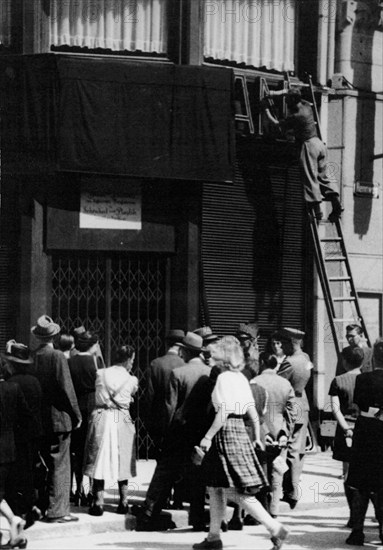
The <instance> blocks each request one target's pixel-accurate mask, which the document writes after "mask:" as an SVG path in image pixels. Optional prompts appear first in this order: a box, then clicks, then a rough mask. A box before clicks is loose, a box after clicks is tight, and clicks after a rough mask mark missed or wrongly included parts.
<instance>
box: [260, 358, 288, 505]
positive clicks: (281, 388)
mask: <svg viewBox="0 0 383 550" xmlns="http://www.w3.org/2000/svg"><path fill="white" fill-rule="evenodd" d="M256 385H259V386H261V387H262V388H264V390H265V391H266V392H267V395H268V400H267V408H266V414H265V426H266V429H267V431H268V433H269V434H270V436H271V437H272V438H273V439H274V441H278V438H279V437H280V436H281V435H286V436H287V437H290V436H291V435H292V433H293V430H294V424H295V419H296V416H297V409H296V404H295V392H294V390H293V387H292V385H291V384H290V382H289V381H288V380H284V379H283V378H282V377H281V376H278V374H277V373H276V372H275V371H274V370H273V369H266V370H264V371H263V372H262V374H260V375H258V376H257V377H256V378H254V380H253V383H252V384H251V386H256ZM286 455H287V450H286V449H284V450H282V451H281V453H280V456H282V457H283V458H286ZM275 456H276V455H275V454H274V453H273V454H271V453H269V454H268V465H267V466H268V468H267V476H268V479H269V484H270V487H271V499H270V506H269V511H270V513H271V514H273V515H275V516H276V515H278V508H279V500H280V497H281V489H282V480H283V475H280V474H279V473H278V472H277V471H276V470H275V469H274V468H273V466H272V461H273V459H274V458H275Z"/></svg>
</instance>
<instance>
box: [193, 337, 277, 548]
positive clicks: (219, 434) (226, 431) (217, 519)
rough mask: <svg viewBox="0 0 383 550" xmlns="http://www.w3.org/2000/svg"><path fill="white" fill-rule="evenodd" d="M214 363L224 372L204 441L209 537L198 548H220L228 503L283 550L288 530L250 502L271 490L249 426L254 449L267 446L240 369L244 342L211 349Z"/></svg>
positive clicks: (223, 342) (223, 343)
mask: <svg viewBox="0 0 383 550" xmlns="http://www.w3.org/2000/svg"><path fill="white" fill-rule="evenodd" d="M211 354H212V359H213V361H216V362H218V363H219V362H220V363H222V364H223V366H224V367H225V369H226V370H225V371H224V372H222V373H221V374H219V376H218V378H217V381H216V384H215V387H214V390H213V393H212V404H213V407H214V409H215V418H214V421H213V423H212V425H211V426H210V428H209V429H208V430H207V432H206V435H205V437H204V438H203V439H202V441H201V442H200V447H201V449H202V450H204V451H205V452H206V453H207V454H206V456H205V458H204V461H203V464H202V468H203V475H204V477H205V479H206V485H207V486H208V491H209V496H210V527H209V534H208V536H207V538H206V539H205V540H203V541H202V542H201V543H199V544H194V546H193V548H195V549H221V548H222V541H221V538H220V528H221V523H222V521H223V520H224V519H225V511H226V502H227V499H230V500H231V501H233V502H235V503H237V504H238V505H239V506H240V507H242V508H243V509H244V510H245V511H246V512H247V513H249V514H251V515H252V516H253V517H255V518H256V519H257V520H258V521H259V522H260V523H262V524H263V525H264V526H265V527H266V529H267V530H268V531H269V533H270V534H271V540H272V542H273V545H274V546H273V550H279V549H280V548H281V546H282V543H283V541H284V539H285V538H286V537H287V534H288V531H287V529H286V528H285V527H284V526H283V525H282V524H281V523H280V522H279V521H277V520H276V519H274V518H272V517H271V516H270V514H269V513H268V512H267V511H266V510H265V509H264V507H263V506H262V504H261V503H260V502H259V501H258V500H257V499H255V498H249V497H251V496H253V495H255V494H257V492H259V491H260V490H261V489H262V488H264V487H266V486H267V479H266V476H265V474H264V472H263V470H262V467H261V466H260V464H259V461H258V459H257V456H256V453H255V450H254V447H253V443H252V442H251V441H250V438H249V436H248V433H247V431H246V426H245V422H244V420H245V418H249V419H250V421H251V422H252V424H253V426H254V432H255V437H254V441H255V445H258V446H259V447H262V443H261V441H260V429H259V421H258V416H257V413H256V409H255V403H254V397H253V394H252V392H251V389H250V384H249V382H248V380H247V379H246V378H245V376H244V375H243V374H242V372H241V370H242V369H243V367H244V355H243V351H242V348H241V345H240V343H239V341H238V340H237V339H236V338H235V337H233V336H225V337H224V338H222V339H221V340H219V341H218V342H217V343H216V344H215V345H214V346H212V348H211Z"/></svg>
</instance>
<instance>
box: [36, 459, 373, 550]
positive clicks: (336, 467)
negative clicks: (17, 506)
mask: <svg viewBox="0 0 383 550" xmlns="http://www.w3.org/2000/svg"><path fill="white" fill-rule="evenodd" d="M138 466H139V469H138V471H139V475H138V477H137V478H136V480H137V487H138V488H139V487H140V488H141V489H143V488H144V487H147V483H148V481H150V476H151V472H152V471H153V467H154V463H151V461H149V462H144V461H142V463H141V462H140V463H139V465H138ZM140 472H141V473H140ZM341 473H342V472H341V463H340V462H336V461H334V460H332V458H331V451H326V452H324V453H321V452H319V453H316V454H308V455H307V456H306V459H305V467H304V474H303V476H302V483H301V490H302V494H301V499H300V502H299V504H298V506H297V507H296V508H295V509H294V510H290V508H289V506H288V505H287V504H285V503H281V513H280V516H279V519H280V521H281V522H283V523H284V524H285V525H286V526H287V527H288V528H289V529H290V536H289V538H288V540H287V542H286V543H285V544H284V545H283V549H286V550H298V549H312V550H326V549H334V550H337V549H341V548H342V549H345V548H350V546H348V545H346V544H345V539H346V538H347V536H348V534H349V529H347V528H346V527H345V525H346V523H347V520H348V509H347V505H346V501H345V497H344V494H343V480H342V478H341ZM144 492H145V491H142V490H141V491H138V492H137V494H138V493H139V495H140V498H143V496H144ZM132 500H134V499H132ZM73 512H74V513H75V510H73ZM78 515H79V517H80V521H79V522H78V523H77V524H71V526H69V525H65V526H64V527H70V529H68V530H67V534H68V536H66V533H64V534H63V530H62V526H60V527H61V529H60V533H59V536H55V526H54V525H49V526H46V527H49V529H50V530H51V531H50V532H49V538H45V536H44V538H42V539H38V538H36V537H37V536H39V533H40V531H39V530H38V527H37V526H36V528H35V526H34V527H32V528H31V529H30V530H28V531H27V532H26V533H27V534H28V539H29V543H28V548H29V549H31V550H33V549H36V550H44V549H48V548H49V549H52V548H53V549H54V550H56V549H57V550H59V549H65V550H67V549H73V550H77V549H83V550H103V549H107V550H114V549H116V550H136V549H137V550H138V549H141V550H154V549H164V550H173V549H174V550H189V549H191V547H192V545H193V544H194V543H195V542H201V541H202V539H203V538H204V537H205V536H206V533H194V532H193V531H192V530H191V529H190V528H189V527H186V526H183V527H179V528H177V529H174V530H171V531H165V532H150V533H145V532H136V531H132V530H120V531H116V530H110V529H108V527H105V529H108V530H107V531H104V532H100V533H95V532H94V529H93V532H91V533H89V534H87V535H84V534H81V533H79V534H78V535H76V528H77V529H78V528H80V523H82V524H83V522H87V521H89V519H88V518H90V516H89V515H88V514H87V513H86V510H85V509H84V510H83V511H82V512H81V513H79V514H78ZM105 515H106V514H104V516H103V517H104V518H105ZM112 516H114V517H115V516H117V514H112V513H110V517H112ZM95 519H96V520H97V519H98V518H92V520H93V521H94V520H95ZM75 526H76V527H75ZM77 526H78V527H77ZM82 527H84V525H82ZM100 527H101V525H100ZM111 529H113V526H111ZM33 530H35V533H33ZM50 533H51V534H50ZM57 534H58V533H57V530H56V535H57ZM365 535H366V543H365V545H364V546H365V547H366V548H367V549H368V548H379V547H380V548H383V546H382V545H381V544H380V541H379V537H378V528H377V523H376V522H375V521H374V520H373V510H372V508H371V505H370V508H369V510H368V513H367V520H366V528H365ZM222 541H223V545H224V549H226V548H227V549H229V550H270V548H271V547H272V544H271V542H270V539H269V535H268V533H267V531H266V530H265V528H264V527H263V526H261V525H259V526H255V527H250V526H248V527H247V526H245V527H244V529H243V531H228V532H227V533H223V534H222Z"/></svg>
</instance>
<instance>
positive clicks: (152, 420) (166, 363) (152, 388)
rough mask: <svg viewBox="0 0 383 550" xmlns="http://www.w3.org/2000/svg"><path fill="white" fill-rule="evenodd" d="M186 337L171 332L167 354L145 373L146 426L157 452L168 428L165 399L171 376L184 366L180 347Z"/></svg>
mask: <svg viewBox="0 0 383 550" xmlns="http://www.w3.org/2000/svg"><path fill="white" fill-rule="evenodd" d="M184 336H185V333H184V331H183V330H179V329H173V330H170V331H169V332H168V334H167V335H166V338H165V343H166V346H167V352H166V353H165V355H162V356H161V357H157V358H156V359H154V360H153V361H152V362H151V363H150V365H149V367H148V368H147V370H146V372H145V377H146V389H145V393H144V424H145V427H146V429H147V430H148V433H149V435H150V437H151V438H152V439H153V441H154V444H155V445H156V448H157V450H160V448H161V445H162V439H163V437H164V433H165V428H166V407H165V399H166V394H167V391H168V388H169V379H170V375H171V373H172V371H173V370H174V369H175V368H176V367H179V366H181V365H183V364H184V362H183V360H182V359H181V357H180V355H179V345H178V342H181V340H182V339H183V338H184Z"/></svg>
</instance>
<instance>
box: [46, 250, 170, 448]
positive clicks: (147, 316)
mask: <svg viewBox="0 0 383 550" xmlns="http://www.w3.org/2000/svg"><path fill="white" fill-rule="evenodd" d="M169 261H170V260H169V258H168V257H164V256H162V255H158V256H156V255H153V254H151V255H150V256H149V255H148V256H146V255H142V254H139V255H132V254H110V255H107V254H106V255H100V254H96V253H93V254H89V255H88V254H86V255H84V254H79V255H73V252H71V253H70V254H69V253H68V254H63V253H60V254H59V255H54V256H53V258H52V315H53V318H54V319H55V321H56V322H58V323H59V324H60V326H61V327H62V330H63V331H66V332H70V331H71V330H72V329H73V328H74V327H76V326H79V325H84V326H85V327H86V328H88V329H89V330H92V331H95V332H97V333H98V335H99V337H100V344H101V349H102V351H103V354H104V358H105V362H106V364H111V363H110V362H111V360H112V359H113V353H114V351H115V350H116V348H117V347H118V346H119V345H121V344H132V345H133V346H134V347H135V349H136V361H135V367H134V374H135V375H136V376H138V378H139V391H138V395H137V397H136V399H135V402H134V406H133V411H132V413H133V415H134V417H135V418H136V429H137V448H138V455H139V457H140V458H148V457H150V456H151V455H152V451H153V443H152V441H151V439H150V437H149V436H148V434H147V432H146V430H145V428H144V425H143V422H142V418H141V417H142V415H140V403H141V402H142V399H141V398H142V395H143V392H144V390H145V376H144V372H145V369H146V368H147V366H148V365H149V363H150V361H152V360H153V359H154V358H155V357H158V356H159V355H161V354H162V353H163V352H164V337H165V333H166V329H167V326H168V319H167V312H168V311H169V308H168V303H167V302H168V299H169V292H168V287H167V285H168V280H169V277H168V273H169Z"/></svg>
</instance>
